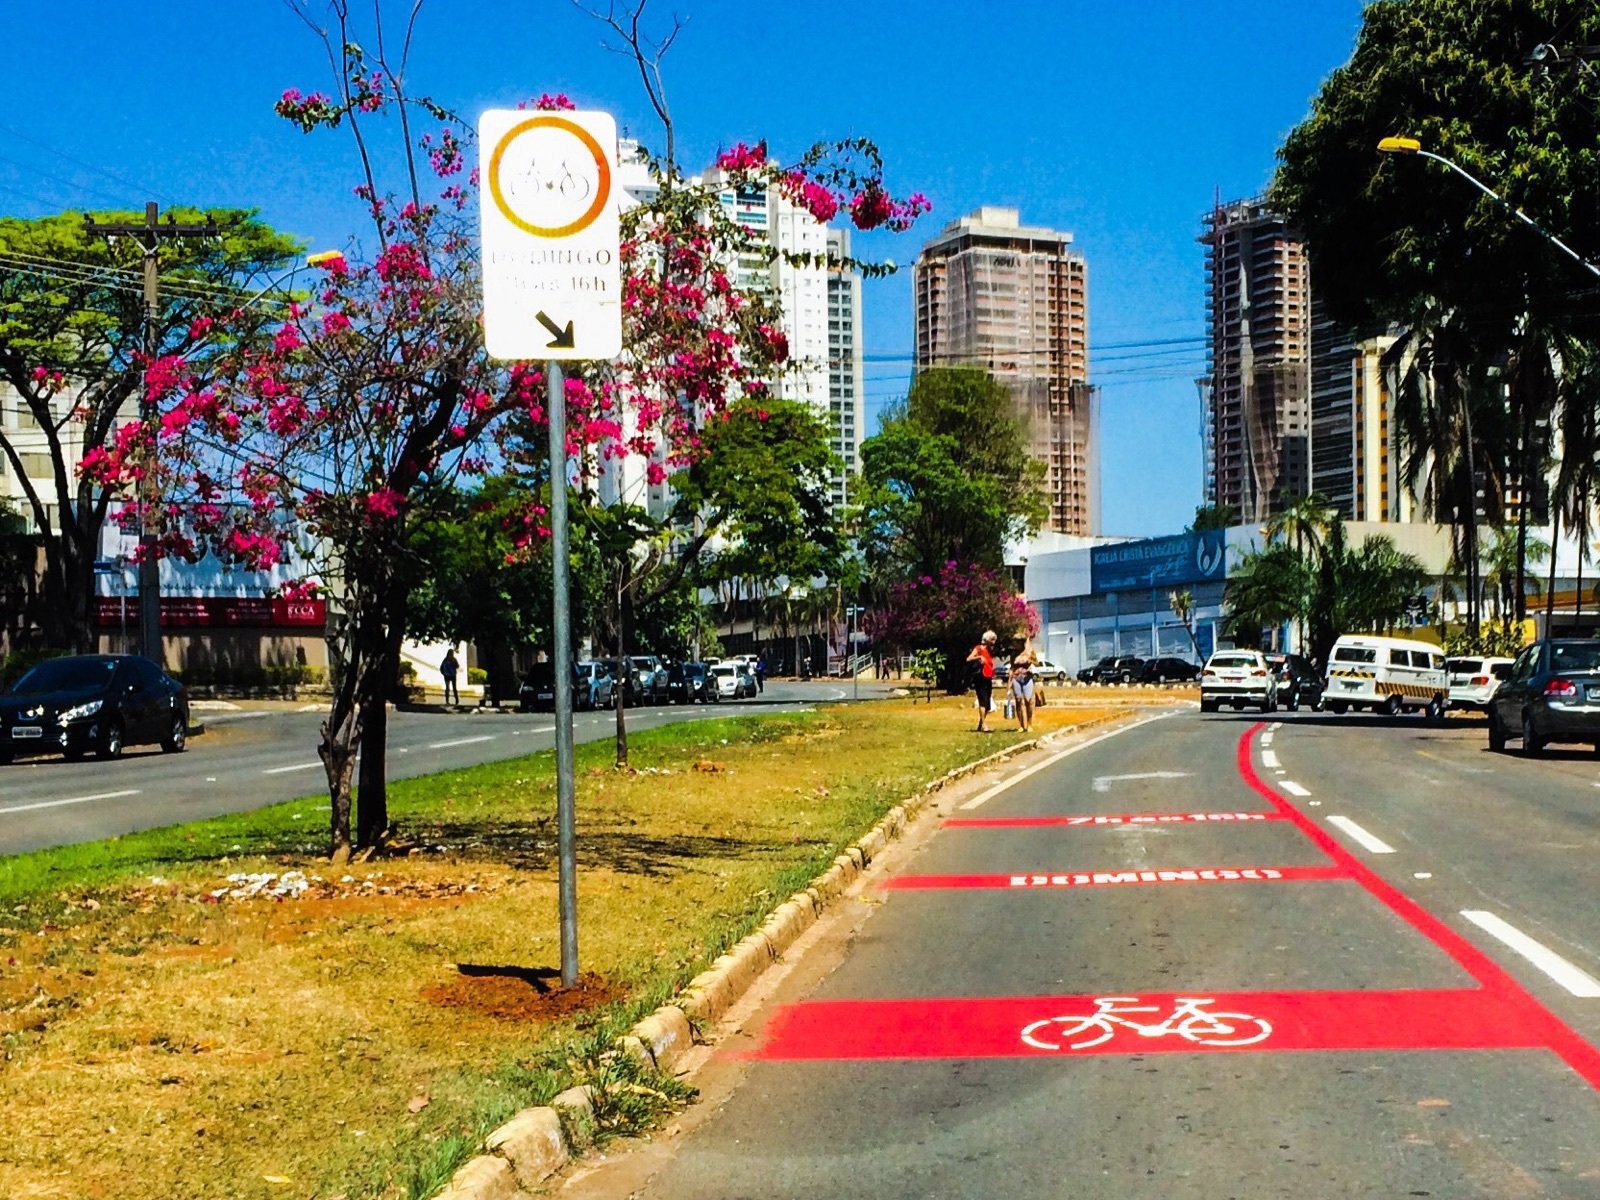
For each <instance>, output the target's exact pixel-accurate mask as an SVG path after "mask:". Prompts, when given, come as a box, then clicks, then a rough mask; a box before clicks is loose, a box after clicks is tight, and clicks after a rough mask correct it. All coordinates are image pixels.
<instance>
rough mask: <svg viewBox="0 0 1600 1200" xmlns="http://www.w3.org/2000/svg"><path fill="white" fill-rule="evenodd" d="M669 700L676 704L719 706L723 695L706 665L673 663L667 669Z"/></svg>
mask: <svg viewBox="0 0 1600 1200" xmlns="http://www.w3.org/2000/svg"><path fill="white" fill-rule="evenodd" d="M667 698H668V699H669V700H671V701H672V703H674V704H693V703H694V702H695V701H696V700H698V701H700V702H701V703H702V704H719V703H721V701H722V695H721V693H720V692H718V690H717V684H716V681H715V680H714V679H712V678H711V672H710V671H709V670H708V669H707V668H706V664H705V663H700V662H689V663H673V664H672V666H670V667H668V668H667Z"/></svg>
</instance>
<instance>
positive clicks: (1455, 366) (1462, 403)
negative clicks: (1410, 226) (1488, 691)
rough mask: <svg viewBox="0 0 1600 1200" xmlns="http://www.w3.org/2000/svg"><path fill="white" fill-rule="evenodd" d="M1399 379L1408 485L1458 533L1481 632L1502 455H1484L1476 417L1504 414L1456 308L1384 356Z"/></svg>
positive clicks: (1397, 401)
mask: <svg viewBox="0 0 1600 1200" xmlns="http://www.w3.org/2000/svg"><path fill="white" fill-rule="evenodd" d="M1383 362H1384V366H1385V368H1386V369H1387V370H1388V371H1389V372H1390V373H1391V375H1392V376H1397V377H1398V381H1397V384H1396V386H1395V387H1394V388H1393V395H1394V404H1393V408H1392V410H1391V412H1392V419H1393V424H1394V430H1395V434H1396V438H1397V441H1398V443H1399V445H1400V449H1401V461H1400V474H1401V480H1402V482H1403V483H1404V484H1405V486H1406V487H1407V488H1415V487H1416V486H1417V484H1418V483H1419V482H1420V483H1422V484H1423V489H1422V501H1423V507H1424V509H1425V510H1426V511H1427V512H1428V514H1429V515H1430V516H1432V517H1433V519H1434V520H1436V521H1439V522H1441V523H1448V524H1449V525H1450V527H1451V530H1452V532H1453V535H1454V537H1453V541H1454V551H1455V556H1456V560H1457V561H1458V562H1459V563H1461V564H1462V565H1463V566H1464V568H1465V571H1466V575H1467V626H1468V633H1469V636H1471V637H1472V638H1474V639H1475V638H1476V637H1477V635H1478V555H1479V550H1478V504H1479V497H1478V490H1479V486H1478V485H1479V484H1480V482H1481V483H1482V484H1483V491H1484V495H1483V502H1484V504H1485V505H1486V506H1487V508H1488V510H1489V512H1488V514H1487V515H1489V516H1490V517H1491V518H1496V519H1497V518H1498V516H1499V512H1500V507H1501V506H1500V502H1499V497H1500V484H1501V479H1500V472H1499V471H1498V469H1495V462H1496V456H1493V455H1490V456H1487V457H1485V456H1483V455H1481V454H1480V453H1479V452H1478V447H1477V442H1476V439H1475V437H1474V433H1473V425H1474V421H1475V418H1477V417H1479V416H1482V417H1490V419H1492V416H1491V414H1493V413H1496V412H1500V413H1503V412H1504V405H1502V404H1501V403H1500V397H1499V395H1498V394H1497V393H1498V390H1499V384H1498V381H1493V382H1491V381H1490V379H1489V378H1488V372H1487V370H1486V369H1485V364H1484V362H1483V360H1482V357H1481V354H1480V352H1479V346H1478V342H1477V341H1476V340H1475V337H1474V336H1473V335H1471V334H1470V333H1469V331H1468V330H1467V329H1466V327H1465V324H1464V322H1463V321H1462V320H1461V319H1460V317H1459V316H1458V315H1457V314H1454V313H1437V312H1433V311H1424V312H1422V313H1421V314H1419V316H1418V318H1417V319H1416V320H1415V321H1413V323H1412V325H1411V328H1410V329H1409V330H1408V331H1407V332H1406V333H1405V334H1404V335H1403V336H1402V337H1400V338H1399V339H1398V340H1397V341H1396V342H1395V343H1394V345H1393V346H1391V347H1390V348H1389V350H1388V351H1386V352H1385V354H1384V356H1383Z"/></svg>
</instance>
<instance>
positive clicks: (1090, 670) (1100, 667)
mask: <svg viewBox="0 0 1600 1200" xmlns="http://www.w3.org/2000/svg"><path fill="white" fill-rule="evenodd" d="M1116 661H1117V656H1116V655H1115V654H1108V655H1106V656H1105V657H1104V658H1102V659H1101V660H1100V661H1099V662H1097V663H1092V664H1091V665H1089V666H1087V667H1085V668H1083V670H1081V671H1079V672H1078V682H1079V683H1098V682H1099V680H1100V673H1101V672H1102V671H1109V670H1110V669H1111V665H1112V664H1113V663H1115V662H1116Z"/></svg>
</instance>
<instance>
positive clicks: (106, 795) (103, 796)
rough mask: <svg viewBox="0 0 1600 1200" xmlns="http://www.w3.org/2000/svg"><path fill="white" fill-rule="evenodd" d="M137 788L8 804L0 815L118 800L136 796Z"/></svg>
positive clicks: (1, 810)
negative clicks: (31, 802) (29, 802)
mask: <svg viewBox="0 0 1600 1200" xmlns="http://www.w3.org/2000/svg"><path fill="white" fill-rule="evenodd" d="M138 794H139V793H138V791H137V790H134V791H127V792H97V793H96V794H94V795H93V796H69V797H68V798H67V799H65V800H39V801H35V802H34V803H33V804H8V805H6V806H5V807H4V808H0V815H3V814H6V813H19V812H32V811H33V810H34V809H36V808H61V807H63V806H64V805H68V804H91V803H93V802H94V801H96V800H118V799H121V798H122V797H123V796H137V795H138Z"/></svg>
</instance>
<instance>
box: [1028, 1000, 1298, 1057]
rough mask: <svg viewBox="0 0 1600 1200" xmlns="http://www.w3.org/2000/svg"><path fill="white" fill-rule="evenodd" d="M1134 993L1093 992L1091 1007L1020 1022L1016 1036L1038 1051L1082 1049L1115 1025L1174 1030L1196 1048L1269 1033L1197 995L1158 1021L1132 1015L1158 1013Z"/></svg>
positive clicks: (1249, 1041) (1148, 1033) (1158, 1033)
mask: <svg viewBox="0 0 1600 1200" xmlns="http://www.w3.org/2000/svg"><path fill="white" fill-rule="evenodd" d="M1141 999H1142V997H1140V996H1096V997H1095V998H1094V1002H1095V1011H1094V1012H1092V1013H1079V1014H1076V1015H1069V1016H1061V1017H1046V1018H1045V1019H1044V1020H1042V1021H1035V1022H1033V1023H1032V1024H1031V1025H1026V1026H1024V1027H1023V1030H1022V1040H1023V1041H1024V1042H1026V1043H1027V1044H1028V1045H1030V1046H1033V1047H1035V1048H1036V1049H1039V1050H1087V1049H1088V1048H1089V1047H1091V1046H1098V1045H1100V1044H1101V1043H1102V1042H1107V1041H1110V1040H1111V1038H1112V1037H1114V1036H1115V1035H1116V1032H1117V1027H1118V1026H1119V1025H1120V1026H1121V1027H1122V1028H1124V1029H1131V1030H1133V1031H1134V1032H1135V1033H1137V1034H1138V1035H1139V1036H1140V1037H1147V1038H1158V1037H1166V1036H1167V1035H1168V1034H1176V1035H1177V1036H1178V1037H1181V1038H1183V1039H1185V1040H1186V1041H1190V1042H1194V1043H1196V1044H1197V1045H1201V1046H1251V1045H1254V1044H1255V1043H1256V1042H1260V1041H1264V1040H1265V1039H1266V1038H1268V1037H1270V1036H1271V1034H1272V1026H1271V1024H1269V1023H1268V1022H1266V1021H1263V1020H1262V1019H1261V1018H1260V1017H1252V1016H1250V1015H1248V1014H1247V1013H1229V1012H1207V1011H1206V1009H1205V1007H1204V1006H1205V1005H1207V1004H1212V1003H1214V1001H1212V1000H1208V999H1205V998H1203V997H1178V998H1175V999H1174V1001H1173V1007H1172V1011H1171V1012H1170V1013H1168V1014H1167V1015H1166V1016H1165V1017H1163V1018H1161V1020H1159V1021H1140V1020H1136V1019H1134V1014H1136V1013H1159V1012H1160V1011H1161V1008H1160V1006H1159V1005H1155V1004H1141V1003H1140V1002H1139V1001H1140V1000H1141Z"/></svg>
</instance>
